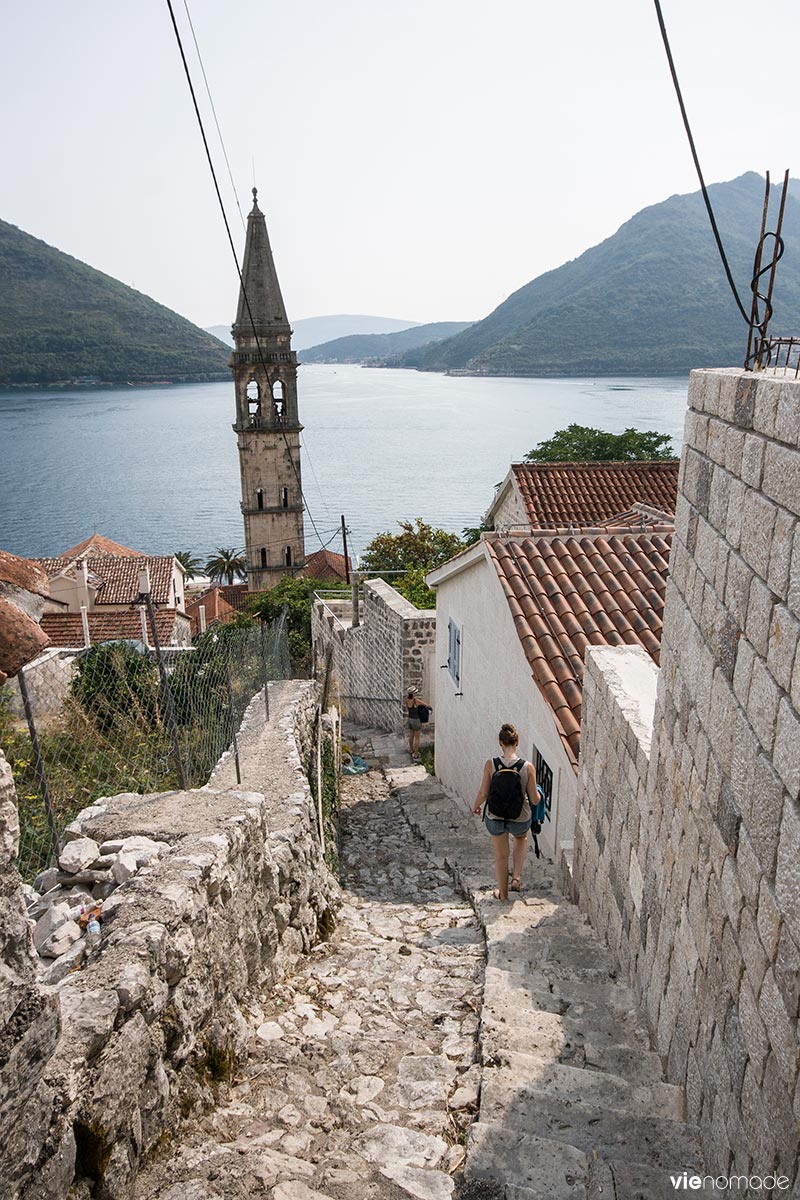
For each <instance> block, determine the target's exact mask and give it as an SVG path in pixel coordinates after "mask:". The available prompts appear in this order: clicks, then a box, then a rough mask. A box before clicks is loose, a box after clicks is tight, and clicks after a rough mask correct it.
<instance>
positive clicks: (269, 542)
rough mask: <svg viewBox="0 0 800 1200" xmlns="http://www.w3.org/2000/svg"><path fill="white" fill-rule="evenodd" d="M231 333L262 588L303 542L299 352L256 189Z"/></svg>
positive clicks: (289, 569)
mask: <svg viewBox="0 0 800 1200" xmlns="http://www.w3.org/2000/svg"><path fill="white" fill-rule="evenodd" d="M231 333H232V334H233V341H234V351H233V354H232V355H231V360H230V365H231V370H232V371H233V381H234V386H235V389H236V424H235V425H234V426H233V428H234V430H235V431H236V434H237V437H238V444H239V467H240V472H241V479H242V516H243V518H244V543H245V554H246V557H247V583H248V587H249V588H250V591H261V590H263V589H264V588H269V587H272V586H273V585H274V584H276V583H277V582H278V580H279V579H280V578H281V576H282V575H286V574H294V573H295V572H296V571H298V570H299V569H300V568H301V567H303V566H304V564H305V549H304V539H303V496H302V490H301V484H300V433H301V431H302V428H303V426H302V425H301V424H300V421H299V418H298V414H297V356H296V354H295V353H294V351H293V350H292V345H291V338H292V330H291V327H290V325H289V321H288V318H287V316H286V309H285V307H284V303H283V297H282V295H281V289H280V285H279V283H278V275H277V272H276V270H275V263H274V261H273V258H272V249H271V247H270V244H269V237H268V235H267V223H266V221H265V220H264V214H263V213H262V211H261V209H260V208H259V207H258V198H257V192H256V189H255V188H253V208H252V210H251V212H250V214H249V216H248V218H247V238H246V241H245V248H244V263H243V266H242V286H241V288H240V291H239V307H238V309H237V312H236V321H235V322H234V325H233V328H232V330H231Z"/></svg>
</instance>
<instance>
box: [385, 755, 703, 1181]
mask: <svg viewBox="0 0 800 1200" xmlns="http://www.w3.org/2000/svg"><path fill="white" fill-rule="evenodd" d="M368 744H369V745H370V746H371V747H372V748H373V750H374V752H376V753H378V754H379V755H383V756H384V757H385V758H386V759H388V760H389V761H391V760H392V758H393V759H394V761H397V756H396V751H395V749H394V746H393V742H392V739H387V738H386V737H385V735H379V734H373V735H372V737H371V739H369V742H368ZM386 774H387V778H388V779H389V781H390V783H391V784H392V787H393V789H394V790H395V793H396V795H397V798H398V800H399V802H400V804H401V806H402V809H403V811H404V814H405V816H406V818H407V820H408V821H409V822H410V824H411V825H412V827H413V828H414V829H415V830H416V831H417V833H418V834H419V835H420V837H421V838H422V839H423V841H424V842H425V844H426V845H427V847H428V849H429V851H430V852H431V853H433V854H435V855H436V856H437V857H438V858H439V859H441V860H442V861H443V862H444V863H445V865H446V866H447V867H448V868H449V869H450V871H451V873H452V875H453V877H454V878H455V879H456V880H457V882H458V885H459V888H460V890H461V891H462V893H463V894H464V895H465V896H468V897H469V898H470V900H471V902H472V904H473V906H474V909H475V911H476V913H477V915H478V918H479V920H480V923H481V926H482V928H483V930H484V933H485V937H486V949H487V962H486V973H485V983H484V995H483V1003H482V1009H481V1023H480V1028H479V1046H478V1052H479V1060H480V1062H481V1066H482V1070H481V1096H480V1109H479V1115H478V1118H477V1120H476V1121H475V1122H474V1123H473V1124H472V1125H471V1126H470V1129H469V1131H468V1136H467V1143H466V1152H467V1153H466V1161H465V1166H464V1180H463V1182H462V1184H461V1187H460V1189H459V1193H458V1194H459V1196H460V1197H461V1198H462V1200H539V1198H544V1197H552V1198H554V1200H561V1198H563V1200H579V1198H580V1200H588V1198H591V1200H601V1198H602V1200H606V1198H608V1197H613V1198H614V1200H661V1198H662V1197H663V1198H664V1200H666V1197H674V1196H675V1194H676V1193H675V1188H674V1186H673V1184H672V1183H671V1181H670V1174H676V1175H677V1174H682V1173H683V1171H684V1170H688V1171H689V1174H690V1175H691V1174H692V1172H693V1171H697V1172H698V1173H701V1174H702V1159H701V1156H700V1150H699V1145H700V1140H699V1136H698V1133H697V1130H696V1129H694V1128H693V1127H691V1126H689V1125H688V1124H686V1122H685V1119H684V1118H685V1108H686V1105H685V1097H684V1095H683V1092H682V1090H681V1089H680V1088H676V1087H674V1086H673V1085H670V1084H667V1083H665V1082H664V1081H663V1072H662V1064H661V1060H660V1059H659V1057H658V1055H657V1054H655V1053H654V1052H653V1051H652V1050H651V1049H650V1041H649V1037H648V1034H647V1030H646V1027H645V1025H644V1023H643V1021H642V1019H641V1016H640V1014H639V1011H638V1009H637V1006H636V1001H635V999H634V996H633V993H632V992H631V990H630V989H629V988H628V987H627V986H626V985H625V984H624V983H623V982H622V981H621V980H620V979H618V978H617V973H616V970H615V968H614V964H613V962H612V959H611V956H610V954H609V952H608V950H607V949H606V948H605V946H604V945H603V944H602V943H601V942H600V940H599V939H598V938H597V936H596V935H595V934H594V932H593V931H592V929H591V927H590V926H589V924H588V922H587V921H586V920H585V918H584V917H583V915H582V914H581V912H580V911H579V910H578V909H577V908H576V907H575V905H573V904H572V903H571V902H570V901H569V900H567V899H566V897H565V896H564V894H563V892H562V891H561V890H560V888H559V886H558V880H557V874H556V870H555V868H554V866H553V865H552V864H551V863H549V862H547V861H546V860H545V859H539V860H537V859H536V858H535V857H534V856H533V853H532V851H531V853H530V855H529V857H528V860H527V863H526V867H525V872H524V874H523V894H522V896H521V897H519V898H514V897H513V894H512V901H511V902H510V903H501V902H498V901H496V900H495V899H494V898H493V897H492V887H493V885H494V880H493V878H492V873H493V858H492V850H491V845H490V844H489V841H488V837H487V835H486V833H485V832H484V830H483V828H482V826H481V824H480V822H479V821H478V819H477V818H475V817H473V816H472V814H471V812H470V809H469V807H468V805H467V804H466V803H465V802H463V801H462V800H459V799H458V798H457V797H454V796H452V795H448V794H446V793H445V792H444V791H443V790H442V787H441V785H440V784H439V783H438V781H436V780H435V779H432V778H431V777H430V776H428V775H426V774H425V772H424V771H423V770H422V769H421V768H419V767H415V766H404V767H394V768H393V767H391V766H387V768H386ZM695 1194H702V1195H703V1196H709V1195H716V1194H717V1193H716V1192H715V1191H714V1190H713V1188H708V1189H706V1190H703V1191H702V1193H695Z"/></svg>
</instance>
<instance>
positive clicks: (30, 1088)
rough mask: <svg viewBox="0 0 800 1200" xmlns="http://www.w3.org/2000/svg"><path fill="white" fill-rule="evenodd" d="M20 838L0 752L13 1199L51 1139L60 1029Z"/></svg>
mask: <svg viewBox="0 0 800 1200" xmlns="http://www.w3.org/2000/svg"><path fill="white" fill-rule="evenodd" d="M18 843H19V819H18V816H17V802H16V793H15V791H14V782H13V779H12V777H11V768H10V767H9V765H8V763H7V762H6V759H5V756H4V755H3V753H2V751H0V962H2V966H0V1194H1V1195H3V1196H8V1197H12V1196H16V1195H17V1194H18V1188H19V1186H20V1181H21V1180H22V1179H24V1178H25V1177H26V1176H28V1175H29V1173H30V1171H31V1170H32V1168H33V1167H34V1166H35V1164H36V1161H37V1159H38V1155H39V1148H40V1147H41V1145H42V1144H43V1143H44V1141H45V1139H46V1137H47V1133H48V1128H49V1125H50V1120H51V1114H52V1112H53V1106H54V1104H55V1103H57V1097H56V1093H55V1091H54V1089H53V1087H52V1086H51V1085H50V1084H49V1083H48V1082H47V1081H46V1079H45V1070H46V1067H47V1064H48V1061H49V1059H50V1057H51V1055H52V1054H53V1050H54V1049H55V1045H56V1042H57V1041H58V1036H59V1032H60V1030H61V1017H60V1012H59V1004H58V1000H57V999H56V997H54V996H53V995H51V994H49V993H48V992H47V991H46V989H44V988H42V987H40V985H39V984H38V983H37V981H36V970H35V966H34V964H35V962H36V954H35V952H34V950H33V944H32V941H31V934H30V931H29V929H28V923H27V921H26V919H25V914H24V907H23V900H22V884H21V880H20V877H19V874H18V873H17V870H16V866H15V862H16V858H17V851H18V848H19V847H18Z"/></svg>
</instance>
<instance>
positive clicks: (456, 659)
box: [447, 620, 461, 687]
mask: <svg viewBox="0 0 800 1200" xmlns="http://www.w3.org/2000/svg"><path fill="white" fill-rule="evenodd" d="M447 669H448V671H449V672H450V677H451V679H452V680H453V682H454V683H455V685H456V687H461V630H460V629H459V627H458V626H457V625H456V623H455V621H453V620H450V621H448V622H447Z"/></svg>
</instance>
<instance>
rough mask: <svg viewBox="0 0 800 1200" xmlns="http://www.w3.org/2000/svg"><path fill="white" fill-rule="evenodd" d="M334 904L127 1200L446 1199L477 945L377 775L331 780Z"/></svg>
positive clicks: (471, 1097) (471, 1062)
mask: <svg viewBox="0 0 800 1200" xmlns="http://www.w3.org/2000/svg"><path fill="white" fill-rule="evenodd" d="M341 866H342V872H341V882H342V887H343V895H344V905H343V907H342V908H341V910H340V912H339V917H338V924H337V928H336V931H335V934H334V936H333V937H332V939H331V940H330V941H329V942H326V943H323V944H321V945H319V946H318V947H317V948H316V949H315V950H314V951H313V952H312V954H311V955H309V956H308V958H307V959H306V960H305V961H304V962H303V963H302V964H301V966H300V969H299V970H298V971H297V973H296V974H294V975H293V976H291V977H290V978H288V979H287V980H286V981H285V982H284V983H283V984H282V985H281V986H280V987H279V988H277V989H276V990H275V991H273V992H272V993H271V994H270V995H269V996H266V997H264V998H262V999H261V1001H260V1002H259V1003H254V1004H253V1005H252V1007H251V1012H250V1026H251V1041H252V1056H251V1058H250V1061H249V1064H248V1068H247V1071H246V1074H245V1076H244V1078H242V1079H240V1080H238V1081H236V1082H235V1084H234V1085H233V1086H232V1087H231V1088H230V1090H229V1092H228V1095H227V1096H226V1097H225V1098H224V1099H223V1101H222V1103H221V1105H220V1107H219V1108H217V1109H216V1110H215V1111H214V1112H213V1113H211V1114H209V1115H208V1116H207V1117H205V1118H202V1119H200V1120H193V1121H190V1122H187V1123H186V1124H185V1125H184V1127H183V1128H182V1130H181V1133H180V1141H179V1144H178V1145H173V1146H168V1147H166V1148H165V1150H164V1152H163V1154H162V1155H161V1156H160V1157H159V1158H157V1159H156V1161H154V1162H153V1163H152V1164H151V1165H150V1166H149V1168H148V1169H147V1170H146V1171H145V1172H144V1173H143V1174H141V1175H140V1177H139V1181H138V1185H137V1190H136V1197H137V1198H138V1200H234V1198H236V1200H240V1198H241V1200H251V1198H256V1197H270V1198H272V1200H401V1198H402V1200H408V1197H409V1196H412V1197H418V1198H419V1200H449V1198H450V1197H451V1195H452V1194H453V1188H454V1180H453V1175H452V1174H451V1172H455V1171H457V1169H458V1167H459V1166H460V1164H461V1162H462V1161H463V1158H464V1149H463V1142H464V1138H465V1131H466V1128H467V1126H468V1124H469V1122H470V1120H471V1119H472V1117H473V1116H474V1112H475V1110H476V1108H477V1100H478V1090H479V1067H478V1066H477V1065H476V1063H475V1049H476V1042H477V1029H478V1020H479V1016H478V1014H479V1010H480V1000H481V988H482V981H483V961H484V943H483V938H482V935H481V932H480V929H479V927H478V923H477V921H476V919H475V916H474V914H473V911H472V909H471V907H470V906H469V905H468V904H466V903H465V902H464V901H463V900H462V899H461V898H460V897H459V895H458V894H457V893H456V891H455V889H454V886H453V879H452V876H451V874H450V873H449V872H448V871H447V870H445V869H444V868H443V867H442V865H441V863H439V862H438V861H437V859H436V856H435V855H431V854H430V853H428V852H426V850H425V848H424V845H423V843H422V842H421V840H420V839H419V838H418V837H417V836H415V835H414V834H413V833H412V831H411V829H410V828H409V825H408V824H407V823H406V821H405V820H404V818H403V816H402V814H401V813H400V812H399V810H398V806H397V802H396V800H395V799H394V798H392V797H391V796H390V794H389V788H388V785H387V783H386V780H385V779H384V777H383V776H382V775H381V774H380V772H378V771H374V772H370V773H369V774H368V775H365V776H361V777H355V778H352V779H348V780H346V781H345V796H344V802H343V819H342V842H341Z"/></svg>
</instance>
